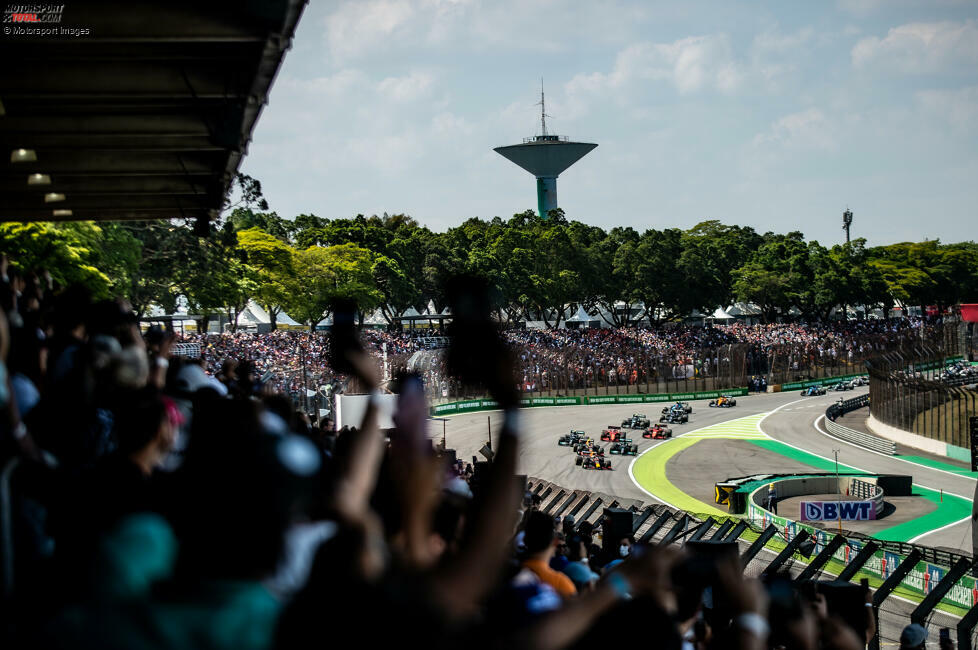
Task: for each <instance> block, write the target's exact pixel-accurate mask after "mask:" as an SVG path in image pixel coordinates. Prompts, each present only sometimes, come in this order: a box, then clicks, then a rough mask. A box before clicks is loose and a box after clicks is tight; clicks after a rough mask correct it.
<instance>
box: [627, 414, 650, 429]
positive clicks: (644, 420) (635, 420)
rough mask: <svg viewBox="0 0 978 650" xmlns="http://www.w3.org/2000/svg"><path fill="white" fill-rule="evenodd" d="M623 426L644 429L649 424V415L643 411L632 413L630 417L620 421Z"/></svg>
mask: <svg viewBox="0 0 978 650" xmlns="http://www.w3.org/2000/svg"><path fill="white" fill-rule="evenodd" d="M621 426H622V427H623V428H625V427H627V428H629V429H645V428H647V427H648V426H649V417H648V416H647V415H645V414H644V413H632V417H630V418H628V419H627V420H622V421H621Z"/></svg>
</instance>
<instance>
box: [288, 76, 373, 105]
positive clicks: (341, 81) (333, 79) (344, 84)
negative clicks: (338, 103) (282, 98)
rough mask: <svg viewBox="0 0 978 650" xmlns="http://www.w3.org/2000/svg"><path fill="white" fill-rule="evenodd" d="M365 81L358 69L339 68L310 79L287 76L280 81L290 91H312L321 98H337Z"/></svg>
mask: <svg viewBox="0 0 978 650" xmlns="http://www.w3.org/2000/svg"><path fill="white" fill-rule="evenodd" d="M366 81H367V79H366V77H365V76H364V74H363V73H362V72H360V71H359V70H352V69H346V70H340V71H339V72H337V73H336V74H332V75H327V76H322V77H313V78H311V79H296V78H295V77H287V78H286V79H283V80H282V82H281V83H282V85H284V86H286V87H287V88H289V89H290V90H291V91H295V92H300V93H313V94H316V95H320V96H321V97H322V98H323V99H339V98H342V97H344V96H346V95H347V94H348V93H350V92H351V91H353V90H354V89H355V88H357V87H358V86H362V85H364V84H365V83H366Z"/></svg>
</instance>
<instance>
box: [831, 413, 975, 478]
mask: <svg viewBox="0 0 978 650" xmlns="http://www.w3.org/2000/svg"><path fill="white" fill-rule="evenodd" d="M824 418H825V415H824V414H823V415H820V416H818V417H817V418H815V422H813V423H812V426H814V427H815V428H816V429H818V431H819V433H821V434H823V435H825V436H828V437H829V438H832V439H833V440H838V441H839V442H842V443H845V444H847V445H849V446H850V447H855V448H856V449H860V450H862V451H868V452H869V453H871V454H876V455H877V456H882V457H883V458H889V459H890V460H898V461H900V462H901V463H909V464H910V465H915V466H917V467H924V468H926V469H929V470H931V471H933V472H942V473H944V474H948V475H950V476H957V477H960V478H966V479H969V480H971V481H978V478H975V477H974V476H968V475H967V474H958V473H956V472H949V471H948V470H946V469H940V468H939V467H931V466H930V465H924V464H922V463H916V462H914V461H912V460H907V459H906V458H900V457H899V456H890V455H889V454H884V453H883V452H881V451H876V450H875V449H867V448H866V447H861V446H860V445H857V444H854V443H851V442H849V441H848V440H843V439H842V438H837V437H835V436H833V435H832V434H831V433H829V432H828V431H826V430H825V429H823V428H822V427H820V426H819V425H818V422H819V420H822V419H824Z"/></svg>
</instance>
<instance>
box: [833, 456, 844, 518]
mask: <svg viewBox="0 0 978 650" xmlns="http://www.w3.org/2000/svg"><path fill="white" fill-rule="evenodd" d="M840 451H841V450H840V449H833V450H832V453H833V454H835V501H836V503H840V502H841V501H842V482H841V481H840V480H839V452H840ZM835 511H836V515H837V516H838V521H839V532H840V533H841V532H842V508H836V510H835Z"/></svg>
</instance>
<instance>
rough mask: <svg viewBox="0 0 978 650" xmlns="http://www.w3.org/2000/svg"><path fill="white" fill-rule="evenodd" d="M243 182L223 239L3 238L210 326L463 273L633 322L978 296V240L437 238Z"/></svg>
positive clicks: (632, 235)
mask: <svg viewBox="0 0 978 650" xmlns="http://www.w3.org/2000/svg"><path fill="white" fill-rule="evenodd" d="M252 181H253V179H252ZM241 183H242V185H241V188H240V190H241V195H242V198H241V201H239V203H238V204H236V205H235V206H230V212H229V215H228V217H227V219H226V220H225V221H224V222H223V223H219V224H217V227H216V228H215V231H214V233H213V234H212V236H211V237H209V238H205V239H201V238H198V237H197V236H195V235H194V234H193V231H192V228H190V226H189V225H188V224H183V223H179V222H175V221H174V222H167V221H161V222H125V223H106V224H102V225H95V224H92V223H84V222H83V223H68V224H50V223H30V224H13V223H8V224H2V225H0V245H2V247H3V250H5V251H7V253H8V255H9V256H10V258H11V260H12V262H13V263H14V264H15V265H16V266H19V267H20V268H21V269H24V270H32V269H36V268H47V269H49V270H51V272H52V273H53V274H54V277H55V280H56V281H58V282H59V283H61V284H70V283H81V284H85V285H86V286H88V287H89V288H90V289H91V290H92V291H93V293H95V295H97V296H108V295H122V296H123V297H126V298H128V299H129V300H130V301H131V303H132V304H133V306H134V308H135V309H136V311H137V312H140V313H143V312H145V311H146V310H148V309H149V308H150V307H151V306H153V305H156V306H159V307H162V308H163V309H164V310H166V311H167V312H172V311H174V310H175V307H176V303H177V297H178V296H181V295H182V296H184V297H185V299H186V300H187V302H188V306H189V309H190V311H191V312H192V313H198V314H201V316H202V320H206V319H207V318H209V317H212V316H213V315H214V314H217V313H224V314H226V315H227V317H228V319H229V320H230V321H231V322H232V323H233V322H236V320H237V317H238V315H239V314H240V312H241V311H242V310H243V309H244V308H245V306H246V305H247V303H248V300H251V299H254V300H256V301H257V302H258V303H259V304H261V305H262V306H263V307H264V308H265V309H266V310H267V311H268V312H269V314H270V315H271V316H272V318H273V319H275V318H276V317H277V315H278V314H279V313H281V312H283V311H284V312H286V313H288V314H289V315H290V316H291V317H292V318H294V319H296V320H297V321H300V322H304V323H306V324H308V325H310V326H315V325H316V324H317V323H319V322H321V321H322V320H323V318H325V317H326V316H328V314H327V309H328V306H329V302H330V301H331V300H332V299H333V298H334V297H339V296H343V297H348V298H353V299H355V300H356V301H357V302H358V304H359V305H360V306H361V310H362V311H363V312H369V311H371V310H373V309H375V308H379V309H380V311H381V313H382V314H383V316H384V318H385V319H386V320H387V321H388V322H394V321H395V320H396V319H397V318H398V317H399V316H400V315H402V314H403V313H404V312H405V311H406V310H408V309H409V308H411V307H414V308H415V309H417V310H418V311H419V312H421V313H425V312H426V310H427V309H428V305H429V303H432V304H433V306H434V309H435V310H436V311H441V310H442V309H443V308H444V307H445V304H446V299H445V295H444V287H445V286H446V284H447V280H448V278H449V277H451V276H452V275H455V274H458V273H461V272H467V273H471V274H476V275H478V276H481V277H483V278H485V279H486V280H487V281H488V283H489V286H490V287H491V291H492V300H493V304H494V308H495V309H496V313H497V316H498V317H499V318H500V319H501V320H504V321H505V320H509V321H511V322H512V321H515V320H518V319H523V318H528V319H533V320H542V321H544V322H545V323H547V324H548V325H551V326H556V325H559V324H560V323H561V322H562V321H563V319H565V318H566V317H567V316H568V315H569V314H571V313H573V311H574V310H576V309H577V306H578V305H582V306H583V307H584V308H585V309H587V310H589V311H593V310H594V308H596V307H599V306H600V307H603V308H604V309H605V310H606V311H607V312H610V314H611V315H610V316H609V318H610V319H611V321H612V323H613V324H617V325H623V324H626V323H627V322H628V319H629V318H630V317H631V316H630V313H633V312H634V309H631V310H630V309H624V310H622V309H620V306H621V305H626V306H627V307H630V308H634V307H636V306H639V305H644V308H645V311H644V313H640V314H637V316H638V317H640V318H649V319H651V320H653V321H662V320H670V319H680V318H683V317H685V316H688V315H689V314H690V313H692V312H693V311H694V310H699V311H701V312H703V313H706V314H709V313H712V312H713V310H715V309H716V308H717V307H726V306H727V305H729V304H730V303H732V302H734V301H735V300H743V301H749V302H752V303H755V304H757V305H759V306H760V308H761V310H762V312H763V317H764V318H765V319H767V320H773V319H776V318H784V317H788V316H789V315H791V314H796V313H800V315H801V317H802V318H805V319H809V320H814V319H824V318H827V317H829V316H830V315H831V314H832V313H833V311H834V310H838V309H839V308H841V307H842V306H845V305H865V306H880V307H883V308H886V309H889V308H890V307H892V306H893V305H894V304H898V303H899V304H903V305H911V306H926V305H931V304H937V305H940V306H942V307H946V306H950V305H953V304H956V303H958V302H969V301H970V302H974V301H978V245H976V244H975V243H973V242H964V243H958V244H941V243H940V242H936V241H925V242H917V243H913V242H905V243H900V244H893V245H890V246H881V247H876V248H870V247H867V246H866V242H865V240H862V239H857V240H855V241H853V242H852V243H851V244H844V245H837V246H833V247H831V248H826V247H824V246H822V245H820V244H819V243H818V242H816V241H807V242H806V241H805V239H804V237H803V236H802V234H801V233H799V232H789V233H786V234H775V233H766V234H764V235H759V234H758V233H757V232H755V231H754V230H753V229H752V228H745V227H739V226H730V225H726V224H723V223H720V222H719V221H715V220H711V221H704V222H702V223H700V224H698V225H697V226H695V227H693V228H691V229H689V230H685V231H683V230H680V229H677V228H669V229H665V230H655V229H650V230H646V231H645V232H641V233H640V232H638V231H636V230H634V229H632V228H612V229H611V230H608V231H606V230H604V229H602V228H599V227H596V226H590V225H587V224H583V223H580V222H577V221H571V220H568V219H567V217H566V216H565V215H564V214H563V212H561V211H554V212H553V213H552V214H550V215H549V218H548V219H540V218H539V217H538V216H537V215H536V213H535V212H533V211H532V210H528V211H526V212H522V213H519V214H516V215H513V217H512V218H510V219H508V220H506V219H501V218H499V217H495V218H493V219H491V220H483V219H468V220H466V221H464V222H462V223H460V224H459V225H458V226H456V227H454V228H451V229H449V230H448V231H446V232H443V233H435V232H432V231H430V230H428V229H427V228H425V227H423V226H421V225H419V224H418V223H417V222H416V221H415V220H414V219H412V218H410V217H408V216H406V215H403V214H395V215H388V214H384V215H382V216H379V217H378V216H371V217H365V216H364V215H357V216H355V217H353V218H348V219H326V218H323V217H318V216H316V215H311V214H305V215H299V216H297V217H296V218H295V219H291V220H290V219H284V218H282V217H279V216H278V215H277V214H276V213H274V212H268V211H267V209H266V208H267V206H264V204H263V203H261V202H260V194H258V195H256V190H260V187H256V185H255V183H256V182H254V183H253V182H251V181H248V180H247V179H244V180H242V181H241ZM256 197H257V198H256ZM796 310H797V311H796ZM205 324H206V323H202V324H201V325H202V326H203V325H205Z"/></svg>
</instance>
